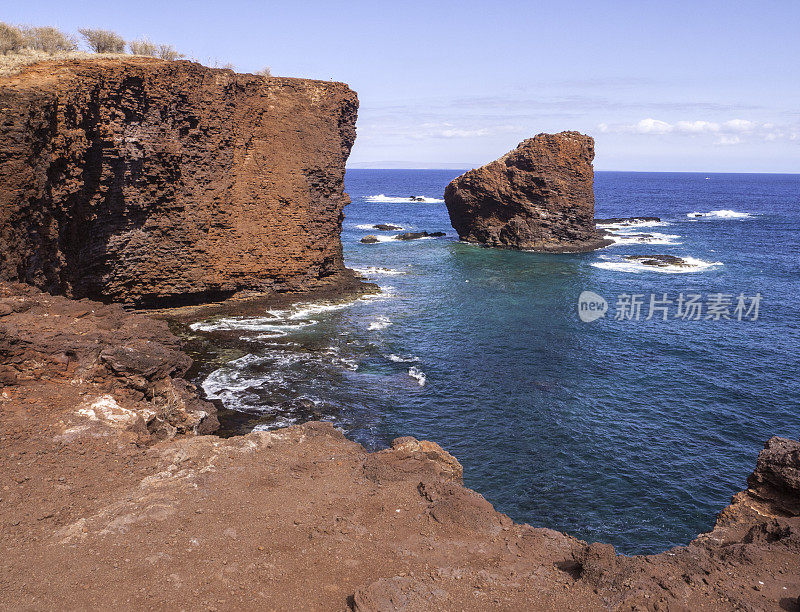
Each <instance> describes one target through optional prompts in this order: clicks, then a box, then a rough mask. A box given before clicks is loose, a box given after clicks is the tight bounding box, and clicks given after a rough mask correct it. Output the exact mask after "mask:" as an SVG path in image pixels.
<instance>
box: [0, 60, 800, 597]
mask: <svg viewBox="0 0 800 612" xmlns="http://www.w3.org/2000/svg"><path fill="white" fill-rule="evenodd" d="M0 103H2V105H3V107H4V110H5V111H7V118H6V119H7V120H6V121H5V122H4V123H3V125H2V126H0V137H1V138H2V144H3V155H2V156H0V197H2V198H3V199H4V202H5V203H6V204H7V205H6V206H4V208H3V210H2V213H1V214H0V229H2V235H0V255H1V256H2V257H1V258H0V448H1V449H2V452H0V552H2V553H3V554H2V558H1V559H0V608H3V609H15V610H16V609H31V610H40V609H41V610H46V609H47V610H49V609H54V608H55V609H110V608H121V609H153V608H155V609H184V608H187V607H189V608H192V609H201V608H202V609H208V610H227V609H265V608H266V609H320V610H343V609H352V610H360V611H361V612H365V611H378V610H399V609H407V610H441V609H448V610H449V609H481V610H495V609H496V610H507V609H514V610H517V609H575V608H582V609H598V608H609V609H648V610H664V609H676V610H683V609H691V610H702V609H709V610H711V609H713V610H717V609H731V610H734V609H746V610H759V609H768V608H769V609H777V608H781V609H784V610H792V609H797V606H798V600H797V598H798V595H800V516H799V513H800V508H798V503H797V500H798V498H800V478H799V477H798V471H799V470H800V443H798V442H797V441H793V440H788V439H783V438H773V439H771V440H770V441H769V442H768V443H767V446H766V448H765V449H764V450H763V451H762V452H761V454H760V455H759V457H758V462H757V466H756V470H755V472H754V473H753V475H752V476H751V478H750V480H749V481H748V486H749V488H748V489H747V490H746V491H743V492H741V493H738V494H737V495H736V496H734V498H733V500H732V503H731V505H730V506H728V507H727V508H726V509H725V510H724V511H723V512H722V513H721V514H720V515H719V517H718V520H717V523H716V525H715V527H714V530H713V531H712V532H711V533H709V534H703V535H701V536H698V538H697V539H695V540H694V541H693V542H691V543H690V544H688V545H687V546H681V547H676V548H674V549H672V550H670V551H667V552H664V553H662V554H659V555H650V556H634V557H626V556H620V555H617V554H616V553H615V551H614V549H613V547H612V546H610V545H606V544H602V543H600V544H598V543H593V544H588V543H586V542H583V541H580V540H578V539H576V538H574V537H571V536H569V535H565V534H562V533H559V532H556V531H552V530H549V529H542V528H535V527H532V526H529V525H520V524H515V523H514V522H513V521H512V520H511V519H510V518H509V517H507V516H505V515H503V514H501V513H499V512H497V511H495V509H494V508H493V507H492V506H491V504H489V502H487V501H486V500H485V499H484V498H483V497H482V496H481V495H480V494H478V493H476V492H475V491H472V490H469V489H467V488H465V487H464V486H463V484H462V475H463V468H462V466H461V465H460V464H459V462H458V460H457V459H456V458H454V457H453V456H451V455H450V454H449V453H447V452H446V451H445V450H443V449H442V448H440V447H439V446H438V445H437V444H436V443H434V442H429V441H419V440H416V439H414V438H399V439H397V440H395V441H394V442H393V443H392V445H391V448H388V449H385V450H381V451H379V452H375V453H369V452H367V451H366V450H365V449H364V448H363V447H362V446H361V445H359V444H356V443H355V442H352V441H350V440H347V439H346V438H345V437H344V436H343V435H342V434H341V432H339V431H337V430H336V429H334V428H333V427H332V426H331V425H330V424H326V423H320V422H313V421H312V422H307V423H305V424H303V425H298V426H293V427H289V428H284V429H279V430H275V431H271V432H255V433H249V434H247V435H236V436H231V437H228V438H223V437H221V436H219V435H217V433H219V431H220V430H219V419H218V413H217V406H216V405H214V404H213V403H211V402H208V401H206V400H205V399H204V398H203V397H201V394H200V392H199V391H198V389H197V388H196V387H195V386H194V385H193V384H191V382H190V381H189V380H187V377H188V376H191V372H192V367H193V364H192V359H191V358H190V357H189V355H188V354H187V352H186V351H187V346H186V344H185V343H184V342H182V340H181V339H180V338H178V337H176V335H174V334H173V333H172V332H171V331H170V326H172V327H173V329H174V328H175V327H176V326H178V327H179V326H182V325H186V324H187V323H188V322H191V321H197V320H199V319H205V318H213V317H222V316H226V315H235V316H248V315H256V314H262V313H263V312H264V310H265V309H266V308H267V307H275V306H281V305H287V304H291V303H294V302H295V301H297V300H298V299H302V300H332V299H343V297H344V296H356V295H361V294H363V293H369V292H375V291H377V290H378V288H377V287H376V286H375V285H372V284H370V283H365V282H364V281H363V280H362V279H361V278H360V277H358V276H357V275H356V274H355V273H354V272H352V271H350V270H347V269H346V268H345V267H344V262H343V258H342V247H341V241H340V239H339V235H340V232H341V224H342V214H343V213H342V209H343V207H344V206H345V205H346V204H347V202H348V201H349V200H348V196H347V195H346V194H345V193H344V191H343V177H344V165H345V161H346V159H347V156H348V154H349V151H350V147H351V146H352V144H353V139H354V138H355V118H356V112H357V104H358V103H357V98H356V96H355V93H354V92H352V91H351V90H350V89H349V88H348V87H347V86H346V85H344V84H341V83H329V82H322V81H308V80H303V79H286V78H274V77H264V76H256V75H237V74H235V73H233V72H232V71H230V70H219V69H210V68H205V67H203V66H200V65H198V64H193V63H190V62H165V61H161V60H155V59H147V58H130V59H114V60H111V59H108V58H105V59H103V58H100V59H91V60H63V61H58V62H45V63H41V64H37V65H32V66H28V67H25V68H24V69H22V70H21V71H20V72H18V73H15V74H13V75H6V76H4V77H2V80H0ZM4 117H5V115H4ZM537 138H539V137H537ZM532 140H535V139H532ZM540 141H542V142H544V144H545V145H547V146H548V147H549V148H550V149H551V152H552V151H555V153H554V155H553V156H550V153H547V151H544V150H543V149H542V150H540V149H539V148H538V146H539V144H542V142H539V141H537V142H534V143H529V145H530V146H534V145H536V147H534V149H532V150H530V151H528V150H527V149H526V150H524V151H521V152H520V154H519V155H517V156H511V157H509V156H506V157H505V158H502V159H501V161H503V160H505V161H509V160H512V157H513V161H514V163H509V164H508V168H512V167H513V169H514V170H513V171H512V172H511V175H515V173H516V171H517V170H519V171H520V172H522V173H523V174H521V175H520V176H518V177H517V178H519V179H520V181H521V183H515V184H516V185H517V186H518V187H520V186H521V187H522V188H527V187H531V186H532V187H533V188H534V192H535V193H536V194H538V195H539V196H542V197H543V198H544V199H545V200H547V202H550V203H552V204H553V207H551V208H548V207H547V206H543V207H540V208H539V209H538V210H536V211H533V212H535V213H536V218H537V221H536V223H534V224H532V225H526V223H523V220H521V219H517V220H516V221H513V222H510V223H509V224H507V226H508V227H507V228H506V229H507V231H505V233H504V232H503V231H501V230H500V229H498V227H496V226H495V225H493V224H489V226H488V229H486V228H483V229H486V232H488V233H486V234H485V236H484V234H481V235H480V236H479V237H480V238H481V241H483V242H485V243H487V244H491V245H494V246H508V247H511V248H528V247H530V248H534V249H539V250H545V251H559V250H560V251H564V250H571V249H581V248H589V247H591V248H596V247H595V245H596V244H598V243H597V241H603V240H604V238H603V237H602V236H600V235H599V234H598V232H597V230H596V228H595V226H594V220H593V214H594V204H593V196H592V194H591V159H592V157H593V143H592V142H590V141H591V139H588V137H585V136H582V135H580V134H577V133H573V132H568V133H563V134H560V135H554V136H552V137H544V136H543V137H542V138H540ZM526 151H527V152H526ZM576 152H577V154H578V157H579V158H580V159H579V160H578V162H574V159H573V155H574V154H576ZM526 155H527V157H526ZM531 156H532V157H531ZM526 159H527V161H531V160H534V161H537V163H540V162H541V163H544V166H545V167H546V168H547V169H549V170H551V171H553V172H552V176H555V178H556V180H555V182H554V183H546V184H542V182H541V181H537V180H533V181H532V182H531V181H529V180H528V179H530V175H529V173H527V170H526V166H525V163H527V162H526ZM573 162H574V163H575V164H577V165H574V164H573ZM495 163H497V162H495ZM565 167H566V174H567V175H570V174H577V181H576V184H577V187H578V190H577V192H578V201H577V202H576V201H574V198H572V192H571V191H570V190H569V189H566V190H565V189H564V185H565V183H564V182H563V181H564V180H566V179H565V178H564V176H562V175H561V174H560V173H561V171H563V170H565ZM490 178H491V177H490ZM506 178H507V177H506ZM512 178H513V176H512ZM489 184H490V185H491V184H492V183H491V181H490V183H489ZM570 184H572V183H570ZM548 185H549V186H548ZM495 186H496V185H495ZM448 189H449V188H448ZM523 191H524V189H523ZM465 193H466V192H465ZM451 195H452V190H451ZM411 200H412V201H417V200H416V199H415V198H412V199H411ZM448 206H450V203H448ZM527 212H528V213H529V212H531V211H527ZM553 215H554V216H555V218H556V220H557V221H558V223H551V218H552V217H553ZM515 219H516V217H515ZM454 225H456V223H455V222H454ZM383 227H384V228H388V227H389V226H383ZM375 229H380V230H383V228H382V227H381V226H375ZM398 229H399V228H398ZM456 229H458V230H459V235H460V236H461V237H462V238H464V235H463V233H462V230H463V228H461V229H459V226H457V227H456ZM423 234H424V233H420V235H414V234H411V233H409V234H406V235H405V236H406V238H407V239H417V238H422V237H429V236H433V235H434V234H429V235H427V236H425V235H423ZM486 236H488V237H489V238H490V239H487V240H483V238H485V237H486ZM18 281H19V282H18ZM23 283H25V284H23ZM113 302H121V303H124V304H125V305H126V306H128V309H125V308H123V306H121V305H120V304H117V303H113ZM131 307H137V308H145V307H149V308H156V307H158V308H160V309H159V310H153V309H151V310H140V311H132V310H130V308H131Z"/></svg>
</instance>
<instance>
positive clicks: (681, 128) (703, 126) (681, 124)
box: [675, 121, 720, 134]
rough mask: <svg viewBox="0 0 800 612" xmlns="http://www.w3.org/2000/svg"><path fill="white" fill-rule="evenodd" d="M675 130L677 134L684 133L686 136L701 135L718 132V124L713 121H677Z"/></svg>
mask: <svg viewBox="0 0 800 612" xmlns="http://www.w3.org/2000/svg"><path fill="white" fill-rule="evenodd" d="M675 129H676V131H678V132H685V133H687V134H702V133H704V132H719V129H720V126H719V123H714V122H713V121H678V123H676V124H675Z"/></svg>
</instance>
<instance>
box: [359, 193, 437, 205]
mask: <svg viewBox="0 0 800 612" xmlns="http://www.w3.org/2000/svg"><path fill="white" fill-rule="evenodd" d="M364 200H366V201H367V202H376V203H383V204H439V203H441V202H444V200H441V199H439V198H428V197H425V196H410V197H407V198H402V197H398V196H387V195H385V194H383V193H381V194H378V195H372V196H366V197H365V198H364Z"/></svg>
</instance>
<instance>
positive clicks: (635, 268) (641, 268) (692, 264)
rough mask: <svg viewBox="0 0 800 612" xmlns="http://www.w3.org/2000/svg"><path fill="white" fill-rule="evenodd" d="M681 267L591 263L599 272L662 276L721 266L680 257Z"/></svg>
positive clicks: (718, 262) (611, 261)
mask: <svg viewBox="0 0 800 612" xmlns="http://www.w3.org/2000/svg"><path fill="white" fill-rule="evenodd" d="M681 259H682V260H683V263H682V264H681V265H657V266H655V265H650V264H645V263H642V262H641V261H636V260H610V261H597V262H594V263H592V266H594V267H595V268H600V269H601V270H613V271H614V272H630V273H635V274H638V273H641V272H661V273H664V274H686V273H690V272H705V271H706V270H709V269H711V268H713V267H716V266H721V265H722V262H720V261H703V260H702V259H697V258H695V257H682V258H681Z"/></svg>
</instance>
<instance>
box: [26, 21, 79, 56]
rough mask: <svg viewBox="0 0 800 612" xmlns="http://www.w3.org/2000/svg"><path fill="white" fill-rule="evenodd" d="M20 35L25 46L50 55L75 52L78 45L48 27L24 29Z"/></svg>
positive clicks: (61, 33) (69, 37)
mask: <svg viewBox="0 0 800 612" xmlns="http://www.w3.org/2000/svg"><path fill="white" fill-rule="evenodd" d="M22 34H23V36H24V39H25V46H26V47H28V48H29V49H33V50H35V51H43V52H45V53H50V54H51V55H52V54H53V53H61V52H68V51H75V50H76V49H77V48H78V43H77V41H76V40H75V39H74V38H73V37H72V36H68V35H67V34H64V33H63V32H61V31H60V30H58V29H56V28H53V27H50V26H45V27H38V28H25V29H24V30H23V31H22Z"/></svg>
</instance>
